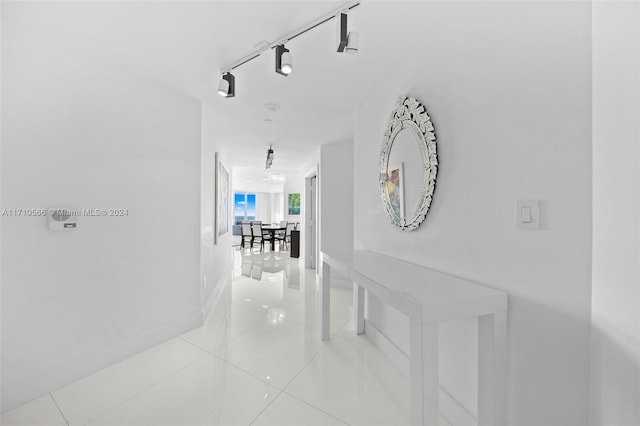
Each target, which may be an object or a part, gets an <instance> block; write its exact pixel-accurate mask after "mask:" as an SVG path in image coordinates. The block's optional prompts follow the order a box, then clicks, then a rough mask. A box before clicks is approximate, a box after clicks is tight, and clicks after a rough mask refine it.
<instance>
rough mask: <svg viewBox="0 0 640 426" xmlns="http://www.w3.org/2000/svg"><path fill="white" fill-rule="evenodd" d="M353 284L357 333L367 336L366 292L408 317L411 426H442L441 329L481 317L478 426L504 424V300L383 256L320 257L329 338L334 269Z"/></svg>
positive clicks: (480, 288)
mask: <svg viewBox="0 0 640 426" xmlns="http://www.w3.org/2000/svg"><path fill="white" fill-rule="evenodd" d="M332 268H333V269H334V270H337V271H340V272H341V273H342V274H344V275H346V276H347V277H348V278H349V279H350V280H352V281H353V282H354V285H353V290H354V309H353V312H354V318H353V324H354V328H355V332H356V333H358V334H362V333H364V290H365V289H366V290H367V291H370V292H371V293H373V294H375V295H376V296H377V297H378V298H380V299H381V300H382V301H384V302H386V303H388V304H389V305H391V306H393V307H395V308H396V309H398V310H399V311H400V312H402V313H404V314H405V315H407V316H408V317H409V321H410V343H409V346H410V348H409V364H410V369H409V371H410V395H411V401H410V407H411V413H410V414H411V424H412V425H438V408H439V401H438V393H439V383H438V324H439V323H441V322H446V321H453V320H458V319H463V318H473V317H476V318H477V319H478V425H479V426H484V425H495V426H501V425H504V424H505V398H506V395H505V373H506V334H507V333H506V327H507V326H506V315H507V294H506V293H504V292H502V291H497V290H493V289H490V288H488V287H485V286H482V285H479V284H476V283H473V282H471V281H467V280H465V279H462V278H458V277H455V276H453V275H449V274H445V273H442V272H438V271H434V270H432V269H428V268H425V267H421V266H418V265H414V264H411V263H408V262H404V261H402V260H399V259H394V258H391V257H388V256H384V255H381V254H378V253H374V252H370V251H365V250H355V251H350V252H348V253H325V252H323V253H322V281H321V284H320V303H321V309H320V318H321V320H320V327H321V336H322V340H328V339H329V337H330V329H329V312H330V297H329V290H330V284H329V282H330V276H331V269H332Z"/></svg>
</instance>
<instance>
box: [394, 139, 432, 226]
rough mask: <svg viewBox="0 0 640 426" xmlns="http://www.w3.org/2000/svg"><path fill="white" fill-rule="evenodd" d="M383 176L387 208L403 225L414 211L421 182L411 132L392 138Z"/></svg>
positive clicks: (416, 146)
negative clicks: (386, 177)
mask: <svg viewBox="0 0 640 426" xmlns="http://www.w3.org/2000/svg"><path fill="white" fill-rule="evenodd" d="M386 173H387V176H388V181H387V196H388V197H389V203H390V204H391V208H392V209H393V211H394V213H395V214H396V215H397V216H398V217H399V218H400V219H403V220H405V221H406V220H408V219H410V217H411V216H413V215H414V214H415V211H416V209H417V208H418V203H419V201H420V192H421V188H422V182H423V181H424V166H423V164H422V153H421V152H420V146H419V139H418V136H417V135H416V134H415V133H414V131H413V130H412V129H408V128H405V129H402V130H400V132H398V134H397V135H396V137H395V138H394V140H393V144H392V145H391V150H390V152H389V161H388V163H387V170H386Z"/></svg>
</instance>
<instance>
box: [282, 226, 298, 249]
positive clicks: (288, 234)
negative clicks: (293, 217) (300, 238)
mask: <svg viewBox="0 0 640 426" xmlns="http://www.w3.org/2000/svg"><path fill="white" fill-rule="evenodd" d="M295 228H296V224H295V223H293V222H289V223H287V229H286V230H285V231H284V232H285V233H284V243H285V245H287V246H288V245H289V244H291V231H293V230H294V229H295Z"/></svg>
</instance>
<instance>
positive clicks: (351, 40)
mask: <svg viewBox="0 0 640 426" xmlns="http://www.w3.org/2000/svg"><path fill="white" fill-rule="evenodd" d="M345 52H347V53H348V54H350V55H355V54H356V53H358V33H357V32H355V31H351V32H350V33H349V35H348V36H347V47H346V48H345Z"/></svg>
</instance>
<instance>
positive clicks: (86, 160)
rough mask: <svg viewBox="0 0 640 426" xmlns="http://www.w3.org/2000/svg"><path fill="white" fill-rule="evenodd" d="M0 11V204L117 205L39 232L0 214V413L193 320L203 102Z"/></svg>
mask: <svg viewBox="0 0 640 426" xmlns="http://www.w3.org/2000/svg"><path fill="white" fill-rule="evenodd" d="M37 7H38V8H39V11H38V13H36V14H33V15H31V14H30V12H29V11H30V10H31V9H30V8H31V6H30V5H29V4H24V3H22V4H20V3H11V4H3V7H2V9H3V10H2V165H1V180H2V199H1V202H2V208H7V209H9V208H47V207H75V208H125V209H128V212H129V214H128V216H127V217H95V218H92V217H81V218H80V220H79V225H78V228H77V229H76V230H73V231H68V232H50V231H48V229H47V226H46V221H45V219H43V218H41V217H2V240H1V243H2V259H1V263H2V271H1V279H2V384H1V386H2V410H3V411H4V410H7V409H9V408H12V407H15V406H16V405H19V404H20V403H23V402H25V401H28V400H30V399H32V398H34V397H37V396H40V395H42V394H43V393H45V392H48V391H50V390H53V389H55V388H57V387H59V386H61V385H64V384H66V383H68V382H70V381H73V380H76V379H77V378H80V377H82V376H84V375H86V374H88V373H91V372H93V371H95V370H97V369H99V368H102V367H104V366H106V365H109V364H111V363H113V362H115V361H118V360H120V359H123V358H125V357H127V356H129V355H131V354H132V353H135V352H137V351H140V350H143V349H145V348H147V347H149V346H152V345H153V344H155V343H158V342H160V341H163V340H166V339H168V338H170V337H173V336H175V335H177V334H179V333H181V332H182V331H185V330H187V329H189V328H191V327H193V326H195V325H196V324H197V323H198V322H199V320H200V318H201V315H200V288H199V269H200V267H199V261H198V259H199V257H200V250H199V240H200V235H199V234H200V229H199V228H200V178H201V176H200V153H201V144H200V139H201V134H200V132H201V107H200V103H199V102H197V101H195V100H193V99H189V98H186V97H184V96H182V95H180V94H177V93H174V92H172V91H170V90H168V89H166V88H163V87H160V86H158V85H156V84H154V83H153V82H150V81H148V80H145V79H144V78H142V77H140V76H137V75H133V74H130V73H128V72H127V71H126V70H122V69H114V68H112V67H111V66H110V65H109V63H106V62H103V61H101V60H100V57H99V52H87V51H83V52H78V51H74V49H73V47H72V46H71V45H69V44H67V43H66V41H65V40H60V39H58V35H57V34H47V36H46V37H43V36H42V34H41V32H39V31H37V28H38V22H39V21H38V19H43V20H46V19H49V18H50V15H49V14H48V13H47V12H46V10H43V9H42V8H46V6H45V5H43V4H38V5H37Z"/></svg>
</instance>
